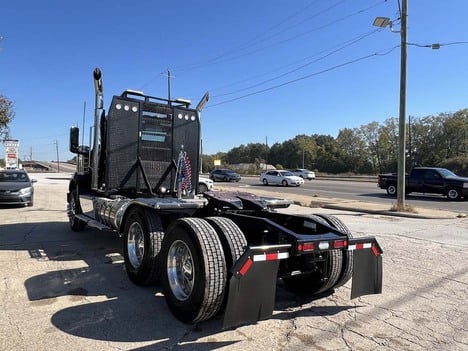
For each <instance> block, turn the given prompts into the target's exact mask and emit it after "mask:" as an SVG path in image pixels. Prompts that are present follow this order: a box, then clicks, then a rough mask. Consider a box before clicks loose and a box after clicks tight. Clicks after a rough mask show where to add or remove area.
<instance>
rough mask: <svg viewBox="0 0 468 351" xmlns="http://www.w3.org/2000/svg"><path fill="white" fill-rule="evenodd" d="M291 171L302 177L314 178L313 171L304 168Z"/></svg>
mask: <svg viewBox="0 0 468 351" xmlns="http://www.w3.org/2000/svg"><path fill="white" fill-rule="evenodd" d="M291 172H292V173H293V174H294V175H297V176H298V177H301V178H302V179H307V180H312V179H315V172H314V171H311V170H309V169H306V168H296V169H292V170H291Z"/></svg>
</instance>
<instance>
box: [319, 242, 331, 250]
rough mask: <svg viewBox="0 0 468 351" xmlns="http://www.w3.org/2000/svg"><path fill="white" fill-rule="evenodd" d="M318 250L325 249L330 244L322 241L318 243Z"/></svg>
mask: <svg viewBox="0 0 468 351" xmlns="http://www.w3.org/2000/svg"><path fill="white" fill-rule="evenodd" d="M318 247H319V249H320V250H326V249H328V248H329V247H330V244H329V243H328V242H326V241H322V242H320V243H319V244H318Z"/></svg>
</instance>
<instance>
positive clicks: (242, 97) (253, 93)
mask: <svg viewBox="0 0 468 351" xmlns="http://www.w3.org/2000/svg"><path fill="white" fill-rule="evenodd" d="M399 47H400V45H396V46H394V47H392V48H390V49H388V50H386V51H385V52H384V53H373V54H370V55H366V56H362V57H360V58H357V59H354V60H351V61H347V62H344V63H341V64H339V65H336V66H333V67H330V68H327V69H324V70H321V71H318V72H315V73H312V74H308V75H306V76H303V77H299V78H296V79H293V80H290V81H287V82H284V83H281V84H277V85H274V86H271V87H269V88H265V89H262V90H257V91H254V92H252V93H249V94H245V95H242V96H239V97H237V98H233V99H230V100H226V101H221V102H218V103H216V104H211V105H210V106H207V108H209V107H214V106H219V105H224V104H227V103H230V102H234V101H237V100H241V99H244V98H246V97H249V96H253V95H257V94H261V93H265V92H267V91H270V90H274V89H277V88H280V87H283V86H285V85H289V84H292V83H296V82H298V81H301V80H304V79H308V78H312V77H315V76H318V75H320V74H323V73H327V72H330V71H334V70H336V69H338V68H341V67H345V66H348V65H350V64H353V63H356V62H359V61H363V60H366V59H368V58H371V57H373V56H385V55H388V54H390V53H391V52H392V51H393V50H395V49H397V48H399Z"/></svg>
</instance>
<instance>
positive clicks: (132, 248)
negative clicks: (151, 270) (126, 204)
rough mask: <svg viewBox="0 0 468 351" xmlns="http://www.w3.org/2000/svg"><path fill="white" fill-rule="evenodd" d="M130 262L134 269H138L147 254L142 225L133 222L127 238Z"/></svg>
mask: <svg viewBox="0 0 468 351" xmlns="http://www.w3.org/2000/svg"><path fill="white" fill-rule="evenodd" d="M127 251H128V260H129V261H130V264H131V265H132V267H133V268H138V267H140V265H141V262H142V261H143V256H144V254H145V236H144V233H143V228H142V227H141V225H140V223H138V222H133V223H132V225H131V226H130V228H128V236H127Z"/></svg>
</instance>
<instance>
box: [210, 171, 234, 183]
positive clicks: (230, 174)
mask: <svg viewBox="0 0 468 351" xmlns="http://www.w3.org/2000/svg"><path fill="white" fill-rule="evenodd" d="M210 179H211V180H212V181H214V182H217V181H221V182H232V181H234V182H238V181H239V180H241V176H240V174H239V173H237V172H234V171H233V170H230V169H215V170H214V171H211V172H210Z"/></svg>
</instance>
